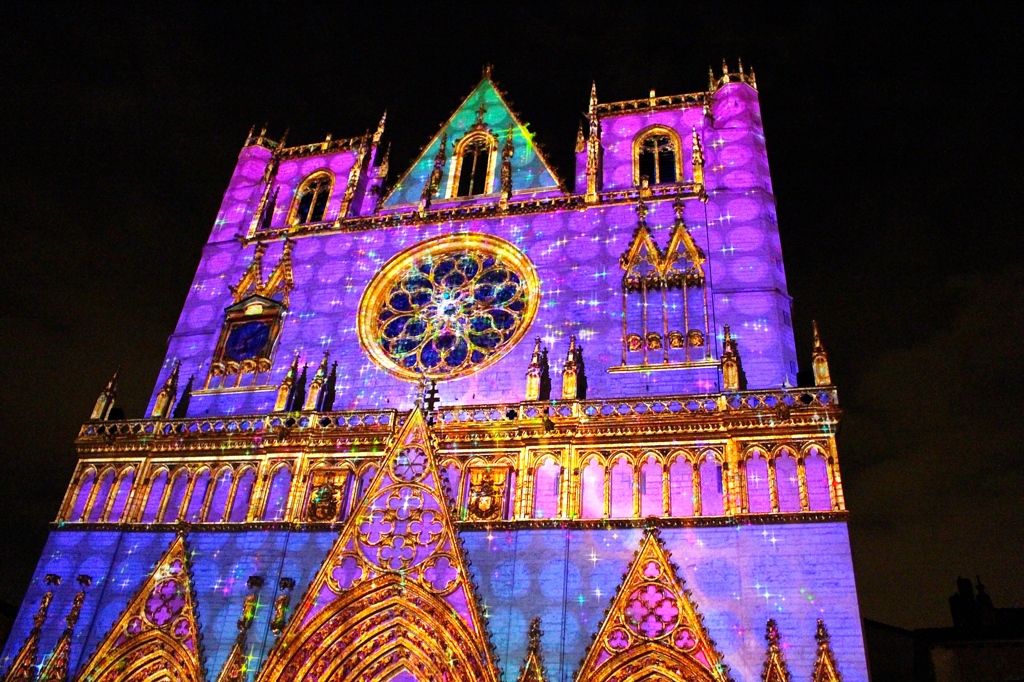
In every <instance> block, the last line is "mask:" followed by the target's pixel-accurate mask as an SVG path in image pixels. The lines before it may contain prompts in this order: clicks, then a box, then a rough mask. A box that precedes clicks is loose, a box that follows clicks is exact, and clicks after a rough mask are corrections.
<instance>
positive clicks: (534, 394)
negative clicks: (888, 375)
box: [526, 336, 542, 400]
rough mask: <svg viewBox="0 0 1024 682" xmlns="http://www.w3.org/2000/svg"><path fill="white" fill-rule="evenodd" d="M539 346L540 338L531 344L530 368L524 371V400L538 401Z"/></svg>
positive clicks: (539, 375) (539, 376)
mask: <svg viewBox="0 0 1024 682" xmlns="http://www.w3.org/2000/svg"><path fill="white" fill-rule="evenodd" d="M541 355H542V353H541V346H540V337H539V336H538V337H537V340H536V341H535V342H534V344H533V355H532V356H531V357H530V366H529V367H528V368H527V369H526V399H527V400H540V379H541V372H542V369H541Z"/></svg>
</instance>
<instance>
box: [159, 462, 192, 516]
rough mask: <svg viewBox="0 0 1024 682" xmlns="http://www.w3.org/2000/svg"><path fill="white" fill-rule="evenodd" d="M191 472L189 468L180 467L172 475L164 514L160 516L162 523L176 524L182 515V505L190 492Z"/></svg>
mask: <svg viewBox="0 0 1024 682" xmlns="http://www.w3.org/2000/svg"><path fill="white" fill-rule="evenodd" d="M190 474H191V472H190V471H189V470H188V467H184V466H183V467H178V470H177V471H175V472H174V474H172V475H171V483H170V491H169V493H168V494H167V495H166V497H167V501H166V502H165V503H164V508H163V512H162V513H161V514H160V519H159V520H160V522H161V523H174V522H175V521H177V520H178V519H179V518H180V516H181V513H182V511H183V510H182V508H181V504H182V502H184V501H185V493H186V492H187V491H188V484H189V479H190Z"/></svg>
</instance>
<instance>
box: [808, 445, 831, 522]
mask: <svg viewBox="0 0 1024 682" xmlns="http://www.w3.org/2000/svg"><path fill="white" fill-rule="evenodd" d="M804 472H805V474H806V478H807V504H808V508H809V509H810V510H811V511H832V495H831V494H830V492H829V488H830V486H829V482H828V462H826V461H825V453H824V451H823V450H822V449H821V448H820V447H818V446H817V445H812V446H810V447H808V448H807V449H805V450H804Z"/></svg>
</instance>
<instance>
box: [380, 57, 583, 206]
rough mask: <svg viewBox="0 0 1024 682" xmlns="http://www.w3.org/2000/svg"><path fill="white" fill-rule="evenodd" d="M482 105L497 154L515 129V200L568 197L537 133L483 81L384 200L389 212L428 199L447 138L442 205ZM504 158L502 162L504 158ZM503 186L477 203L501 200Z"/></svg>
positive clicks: (482, 197) (513, 134) (484, 120)
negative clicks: (459, 147) (459, 148)
mask: <svg viewBox="0 0 1024 682" xmlns="http://www.w3.org/2000/svg"><path fill="white" fill-rule="evenodd" d="M481 104H483V106H484V111H483V117H482V122H483V124H484V125H485V126H486V129H487V130H488V131H489V132H491V133H492V134H494V135H495V136H496V137H497V139H498V154H499V155H500V153H501V147H502V146H503V145H504V144H505V138H506V136H507V134H508V131H509V128H510V127H511V129H512V143H513V145H514V147H515V153H514V155H513V156H512V161H511V164H512V193H513V195H516V194H520V193H524V192H530V193H535V192H557V193H559V194H561V193H564V190H563V189H562V185H561V182H560V181H559V180H557V179H556V177H555V174H554V172H553V171H552V170H551V168H550V167H549V166H548V164H547V163H546V161H545V160H544V158H543V157H542V156H541V153H540V151H539V150H538V149H537V147H536V146H535V145H534V143H533V133H531V132H530V131H529V130H527V127H526V125H523V124H522V123H520V122H519V120H518V119H517V118H516V115H515V114H514V113H512V110H511V109H509V107H508V104H506V103H505V100H504V98H502V96H501V93H500V92H498V89H497V88H496V87H495V86H494V83H493V82H492V81H491V79H490V78H489V77H487V76H485V77H484V78H483V80H481V81H480V84H479V85H477V86H476V88H474V89H473V92H471V93H470V94H469V97H467V98H466V99H465V100H464V101H463V102H462V104H461V106H459V108H458V109H457V110H456V111H455V113H454V114H452V117H451V118H450V119H448V122H447V123H445V125H444V126H442V127H441V130H439V131H438V132H437V134H436V135H435V136H434V138H433V139H432V140H431V141H430V144H429V145H427V147H426V148H425V149H424V150H423V152H422V153H421V154H420V156H419V158H418V159H416V162H415V163H413V165H412V167H411V168H409V170H408V171H406V173H405V175H403V176H402V178H401V179H400V180H399V181H398V183H397V184H396V185H395V186H394V187H393V188H392V190H391V192H390V193H389V194H388V196H387V198H386V199H385V200H384V205H383V207H384V208H394V207H399V206H407V205H414V204H418V203H419V201H420V197H421V196H422V194H423V188H424V186H425V185H426V183H427V180H428V179H429V177H430V173H431V171H432V170H433V168H434V159H435V157H436V156H437V151H438V147H439V146H440V144H441V139H442V138H446V139H447V149H446V154H445V156H446V162H445V165H444V171H443V175H442V177H441V182H440V191H439V192H438V195H437V196H436V197H435V199H434V200H435V201H443V200H444V199H443V198H444V196H445V189H446V188H447V187H448V184H449V176H450V174H451V173H452V172H453V169H454V167H455V166H454V163H453V161H454V159H453V157H454V154H453V151H452V150H453V147H454V145H456V144H458V142H459V140H461V139H462V138H463V137H464V136H465V135H466V134H467V133H469V132H471V129H473V127H474V125H477V124H478V121H480V120H481ZM499 158H500V157H499ZM498 189H499V187H498V183H497V182H495V183H494V192H493V193H491V194H488V195H484V196H477V197H473V199H474V200H480V199H487V200H494V201H496V200H497V194H498Z"/></svg>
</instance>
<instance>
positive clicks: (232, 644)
mask: <svg viewBox="0 0 1024 682" xmlns="http://www.w3.org/2000/svg"><path fill="white" fill-rule="evenodd" d="M580 105H581V108H584V107H585V108H586V111H587V120H586V123H585V125H584V126H582V127H581V129H580V132H579V135H578V136H577V139H576V140H575V141H574V140H566V141H565V143H566V144H567V145H570V144H573V143H574V142H575V150H576V153H577V157H576V158H577V164H578V166H577V168H576V172H575V174H574V180H575V186H574V187H572V188H569V187H568V186H567V185H566V184H565V183H563V182H562V180H561V179H560V178H559V177H558V176H557V175H556V173H555V171H554V170H553V169H552V167H551V166H550V164H548V162H547V160H546V159H545V157H544V154H543V153H542V151H541V149H540V148H539V147H538V146H537V144H536V141H535V139H534V134H533V133H532V132H531V131H530V130H529V128H528V127H527V126H526V125H525V124H524V123H523V121H522V119H521V118H520V116H519V115H518V114H517V113H516V112H514V111H513V110H512V109H511V108H510V106H509V105H508V102H507V99H506V97H505V95H504V94H503V92H502V91H501V89H500V88H499V87H498V86H497V85H496V84H495V82H494V80H493V79H492V77H491V72H490V70H489V69H488V70H487V71H485V73H484V74H483V76H482V78H481V79H480V81H479V83H478V85H477V86H476V87H475V88H474V89H473V90H472V91H471V92H470V93H469V95H468V96H467V97H466V99H465V100H464V101H463V102H462V103H461V105H460V106H459V107H458V108H457V109H456V111H455V112H454V113H453V114H452V116H451V117H450V118H449V119H448V120H447V121H445V122H444V123H443V124H442V125H441V126H440V128H439V129H438V130H436V131H435V133H434V135H433V136H432V137H431V138H430V140H429V142H428V143H427V145H426V146H425V147H424V149H423V150H422V152H421V153H420V155H419V157H418V158H417V159H416V160H415V161H414V162H413V163H412V165H411V166H410V167H409V168H408V169H407V170H405V171H404V173H402V174H401V175H400V176H398V177H397V178H396V179H395V180H394V182H393V183H391V184H388V178H387V170H386V166H387V163H388V161H387V158H388V157H387V152H386V151H385V149H386V147H384V148H382V145H385V144H386V141H385V140H384V137H385V136H386V131H385V122H386V119H383V118H382V119H381V120H380V122H379V123H378V124H377V127H376V129H375V132H374V133H372V134H369V133H368V134H365V135H359V136H356V137H352V138H333V137H327V139H325V140H322V141H318V142H314V143H311V144H304V145H300V146H287V143H286V139H285V138H279V139H273V138H271V137H268V136H267V135H266V132H265V131H263V132H261V133H260V134H258V135H257V134H251V135H250V136H249V137H248V138H247V139H246V140H245V143H244V145H243V148H242V150H241V152H240V154H239V158H238V162H237V164H236V167H235V170H234V172H233V174H232V177H231V179H230V181H229V183H228V190H227V191H226V193H225V195H224V199H223V202H222V204H221V207H220V210H219V212H218V214H217V216H216V220H215V221H214V227H213V229H212V231H211V233H210V236H209V240H208V244H207V248H206V250H205V251H204V255H203V257H202V260H201V261H200V263H199V268H198V271H197V273H196V277H195V282H194V286H193V287H191V289H190V292H189V296H188V299H187V300H186V302H185V310H184V312H183V314H182V315H181V317H180V319H179V322H178V326H177V327H176V328H175V330H174V331H173V334H172V335H171V337H170V340H169V344H168V351H167V356H166V359H165V361H164V364H163V367H162V369H161V371H160V373H159V376H158V377H157V378H156V380H155V386H154V390H153V394H152V397H151V399H150V404H149V406H148V409H147V412H146V415H148V417H146V418H139V419H127V420H119V419H114V420H111V419H109V417H110V416H111V415H110V411H109V405H110V404H112V402H113V400H114V391H115V389H116V387H115V386H114V385H113V384H111V387H108V390H107V391H105V392H104V395H103V396H101V400H100V401H99V402H98V403H97V406H96V407H95V409H94V411H93V413H92V418H91V419H90V420H89V421H87V422H86V423H85V424H84V425H83V426H82V429H81V431H80V434H79V437H78V439H77V441H76V446H77V448H78V453H79V457H80V460H79V463H78V465H77V468H76V470H75V473H74V476H73V479H72V482H71V485H70V486H69V488H68V491H67V494H66V497H65V501H64V503H63V505H62V508H61V510H60V512H59V515H58V518H57V519H56V521H57V523H56V524H55V526H54V528H53V530H52V532H51V535H50V538H49V540H48V545H47V547H46V549H45V551H44V555H43V558H42V559H41V561H40V564H39V568H38V570H37V576H36V578H35V580H34V581H33V583H32V586H31V588H30V590H29V593H28V595H27V596H26V599H25V602H24V605H23V607H22V611H21V612H20V614H19V616H18V620H17V622H16V624H15V628H14V631H13V633H12V636H11V638H10V644H8V647H7V649H6V650H5V651H4V654H3V658H2V659H0V674H4V673H5V672H6V671H7V670H8V668H12V667H13V668H16V669H17V670H18V671H24V670H30V669H31V668H32V667H33V666H41V667H40V669H50V668H46V666H47V665H48V664H47V660H48V659H46V657H47V656H48V655H49V654H47V652H52V651H56V650H59V652H60V666H58V667H59V668H60V669H61V670H67V671H68V672H69V673H70V674H71V675H99V677H98V678H96V679H98V680H102V682H119V681H120V680H122V679H126V678H125V677H124V674H122V673H123V672H124V671H125V670H128V669H129V667H125V666H121V664H120V663H119V662H118V661H121V660H124V661H131V666H134V667H131V668H130V669H131V670H133V671H140V670H156V669H158V668H159V667H160V666H171V667H173V668H174V669H175V670H176V671H178V672H177V673H176V674H179V675H181V676H182V679H196V680H198V679H206V680H215V679H218V680H219V679H224V680H228V679H230V680H248V681H252V680H260V681H261V682H262V681H264V680H266V681H269V680H278V679H289V680H292V679H293V680H314V679H317V680H348V679H360V680H367V681H368V682H394V681H398V682H413V681H419V682H423V681H424V680H427V679H441V678H444V677H445V676H447V677H448V678H449V679H453V680H463V679H465V680H469V679H473V680H480V679H483V680H497V679H500V678H501V677H502V676H503V677H504V679H520V676H522V677H521V679H531V680H538V679H542V680H550V681H554V680H559V681H568V680H572V679H577V680H581V682H582V681H583V680H586V681H587V682H590V681H591V680H593V681H598V680H611V679H629V680H640V679H647V677H645V675H646V676H650V675H657V676H659V679H669V680H674V681H676V682H678V681H679V680H682V679H686V680H702V681H709V680H722V681H724V680H730V679H731V680H736V681H737V682H747V681H751V682H752V681H753V680H756V679H758V678H759V676H760V675H761V673H762V671H764V670H770V671H771V675H772V676H773V678H772V679H783V678H786V677H787V676H788V675H790V674H792V675H793V676H795V678H801V677H802V678H807V677H811V676H812V675H817V676H818V677H822V676H824V677H823V679H825V678H827V679H833V678H835V677H836V675H837V674H839V673H841V674H842V675H843V678H844V679H845V680H847V682H851V681H852V682H861V681H864V680H866V679H867V673H866V668H865V664H864V653H863V645H862V641H861V634H860V620H859V614H858V606H857V596H856V591H855V587H854V580H853V568H852V560H851V557H850V549H849V541H848V537H847V531H846V510H845V502H844V498H843V493H842V482H841V477H840V470H839V454H838V451H837V447H836V441H835V436H834V434H835V429H836V426H837V424H838V420H839V408H838V404H837V401H838V397H837V392H836V389H835V387H834V386H832V385H831V376H830V374H829V372H828V365H827V358H826V356H825V351H824V348H823V346H822V345H821V343H820V339H819V338H818V335H817V332H816V331H815V333H814V336H813V341H814V351H813V352H814V358H815V360H814V362H815V364H814V368H815V385H814V386H807V387H800V388H793V386H794V385H795V384H796V383H797V382H796V376H797V367H796V351H795V348H796V342H795V339H794V333H793V329H792V322H791V317H790V299H789V295H788V293H787V289H786V280H785V273H784V270H783V267H782V253H781V247H780V241H779V234H778V226H777V222H776V217H775V199H774V195H773V193H772V185H771V177H770V173H769V167H768V159H767V153H766V150H765V143H764V131H763V130H762V127H761V117H760V109H759V102H758V96H757V90H756V82H755V80H754V77H753V73H752V72H750V71H744V70H743V69H742V67H739V66H737V68H736V69H735V70H733V69H731V68H726V69H724V71H723V72H722V73H721V74H720V75H713V76H712V79H711V82H710V83H709V87H708V89H707V90H704V91H701V92H696V93H691V94H683V95H657V94H656V93H654V92H651V93H650V94H649V95H648V96H645V97H641V98H639V99H636V100H629V101H624V102H602V101H600V99H599V98H598V89H597V88H596V86H592V87H591V88H590V90H589V96H588V93H587V92H586V88H585V85H581V96H580ZM370 124H371V126H372V122H370ZM211 292H212V293H211ZM809 336H810V335H809ZM810 341H811V338H809V339H808V342H810ZM549 353H550V362H551V363H552V365H551V366H549ZM584 361H585V364H584ZM551 375H556V377H557V378H556V379H555V383H556V384H559V382H560V385H559V386H555V387H554V389H555V390H552V385H551V384H552V376H551ZM179 377H181V378H182V379H185V378H189V377H192V378H194V383H193V381H192V380H191V379H190V380H189V382H188V387H187V390H183V391H182V392H181V394H179V392H178V379H179ZM424 386H430V387H431V393H430V394H429V399H424V397H423V396H422V395H420V394H421V393H422V391H421V387H424ZM435 388H436V395H435V393H434V389H435ZM186 396H187V399H186ZM86 573H87V574H88V575H90V576H92V577H93V580H94V581H95V583H96V585H97V587H96V588H91V589H90V591H89V593H88V598H85V597H81V598H79V599H78V601H77V602H76V601H74V600H75V598H76V594H78V592H83V591H82V590H79V591H78V592H76V590H75V588H74V586H73V585H72V581H71V580H69V579H68V578H70V577H71V576H73V575H76V574H86ZM53 575H57V576H60V575H63V576H64V577H65V580H64V583H63V585H64V587H62V586H61V584H58V583H59V581H54V580H52V579H49V578H47V576H53ZM83 594H84V592H83ZM51 602H52V608H50V609H49V611H47V610H46V609H40V605H41V604H43V603H45V604H46V605H47V606H48V607H50V605H51ZM72 608H73V609H74V611H73V613H75V619H74V625H72V624H71V621H66V622H65V621H64V620H61V618H60V617H55V616H53V615H52V614H54V613H60V614H65V613H69V612H72ZM48 614H49V615H48ZM33 618H34V619H35V622H33ZM819 619H820V624H819ZM826 625H827V630H826V629H825V627H826ZM72 627H73V628H74V629H75V631H74V633H72V634H65V633H66V631H67V630H68V628H72ZM766 628H767V629H768V632H769V638H768V647H767V649H766V647H765V639H764V636H763V634H762V633H764V632H765V631H766ZM823 633H824V634H823ZM59 642H60V646H59V647H58V646H57V645H58V643H59ZM822 661H824V663H822ZM52 667H53V666H51V668H52ZM18 674H22V673H21V672H19V673H18ZM125 674H127V673H125ZM132 674H134V673H132ZM19 679H20V678H19ZM90 679H92V678H90Z"/></svg>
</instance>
